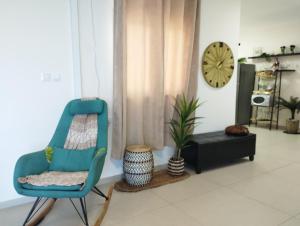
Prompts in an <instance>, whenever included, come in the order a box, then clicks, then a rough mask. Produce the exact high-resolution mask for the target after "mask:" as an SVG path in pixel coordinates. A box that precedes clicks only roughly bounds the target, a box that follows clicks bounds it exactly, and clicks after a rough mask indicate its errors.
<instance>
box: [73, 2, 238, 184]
mask: <svg viewBox="0 0 300 226" xmlns="http://www.w3.org/2000/svg"><path fill="white" fill-rule="evenodd" d="M93 2H94V7H95V8H94V9H95V10H94V20H95V28H96V29H95V30H96V40H97V45H96V49H97V52H96V58H97V62H98V64H97V67H98V76H99V77H100V79H99V80H100V82H99V86H100V89H99V92H97V83H98V80H97V76H96V71H95V64H94V59H95V58H94V57H95V56H94V51H93V45H94V44H93V37H92V32H91V31H92V27H91V21H92V18H91V10H90V3H89V1H85V2H84V1H80V4H79V6H80V7H79V8H80V11H79V15H80V20H81V21H82V22H81V23H80V32H81V35H80V37H81V43H80V44H81V51H82V59H81V63H82V65H81V68H82V78H83V81H82V85H83V89H82V92H83V95H84V96H95V95H97V93H98V94H99V96H100V97H101V98H103V99H105V100H107V102H108V105H109V107H110V110H109V118H110V120H111V115H112V114H111V107H112V88H113V55H112V53H113V1H111V0H94V1H93ZM201 2H202V3H201V17H200V22H201V25H200V54H201V56H202V54H203V52H204V49H205V48H206V46H207V45H209V44H210V43H211V42H213V41H224V42H226V43H227V44H229V46H230V47H231V48H232V50H233V53H234V56H235V58H236V59H237V57H238V53H237V47H238V41H239V18H240V0H227V1H226V3H225V2H221V1H218V0H202V1H201ZM235 93H236V70H235V71H234V76H233V77H232V79H231V81H230V82H229V84H228V85H227V86H225V87H224V88H221V89H215V88H212V87H210V86H208V85H207V84H206V82H205V81H204V79H203V76H202V72H201V71H200V70H199V81H198V96H199V98H200V100H201V101H206V102H205V104H204V105H203V107H201V109H200V110H199V112H198V113H197V114H198V115H201V116H204V117H205V119H203V120H202V124H201V125H200V126H199V127H198V128H197V130H196V131H195V132H205V131H215V130H223V129H224V128H225V126H227V125H230V124H233V123H234V121H235V96H236V94H235ZM111 136H112V134H111V128H109V150H108V151H109V153H108V157H107V160H106V162H105V167H104V171H103V178H105V177H110V176H114V175H118V174H121V173H122V162H121V161H115V160H111V159H110V157H109V156H110V152H111V148H110V144H111ZM171 155H172V150H171V149H167V148H166V149H164V150H162V151H156V152H155V153H154V158H155V163H156V165H161V164H166V163H167V161H168V159H169V157H170V156H171Z"/></svg>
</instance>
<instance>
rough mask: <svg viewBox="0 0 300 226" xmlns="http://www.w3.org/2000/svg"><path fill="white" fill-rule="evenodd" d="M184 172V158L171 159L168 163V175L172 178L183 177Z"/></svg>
mask: <svg viewBox="0 0 300 226" xmlns="http://www.w3.org/2000/svg"><path fill="white" fill-rule="evenodd" d="M183 172H184V159H183V158H181V157H180V158H179V159H177V158H174V157H173V158H170V160H169V163H168V174H169V175H171V176H181V175H182V174H183Z"/></svg>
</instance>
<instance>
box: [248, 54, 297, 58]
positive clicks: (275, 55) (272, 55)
mask: <svg viewBox="0 0 300 226" xmlns="http://www.w3.org/2000/svg"><path fill="white" fill-rule="evenodd" d="M299 55H300V53H286V54H282V53H281V54H271V55H269V56H252V57H248V59H263V58H266V57H286V56H299Z"/></svg>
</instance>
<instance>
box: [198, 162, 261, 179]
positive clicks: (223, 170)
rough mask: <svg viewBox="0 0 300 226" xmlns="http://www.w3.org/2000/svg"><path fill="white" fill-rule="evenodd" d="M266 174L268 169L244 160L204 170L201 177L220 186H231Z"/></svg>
mask: <svg viewBox="0 0 300 226" xmlns="http://www.w3.org/2000/svg"><path fill="white" fill-rule="evenodd" d="M266 172H267V171H266V169H264V168H263V167H261V166H260V165H259V164H256V163H255V161H254V162H251V161H249V160H247V159H243V160H240V161H236V162H233V163H231V164H228V165H224V166H221V167H217V168H213V169H209V170H204V171H203V172H202V173H201V176H202V177H203V178H204V179H206V180H208V181H211V182H214V183H217V184H219V185H229V184H233V183H236V182H238V181H241V180H243V179H247V178H251V177H254V176H257V175H261V174H264V173H266Z"/></svg>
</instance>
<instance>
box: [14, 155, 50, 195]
mask: <svg viewBox="0 0 300 226" xmlns="http://www.w3.org/2000/svg"><path fill="white" fill-rule="evenodd" d="M48 168H49V163H48V161H47V159H46V156H45V152H44V150H42V151H38V152H33V153H30V154H26V155H23V156H21V157H20V158H19V159H18V161H17V163H16V166H15V171H14V186H15V189H16V190H17V191H18V192H19V189H21V185H20V183H19V182H18V178H19V177H24V176H28V175H33V174H40V173H42V172H44V171H46V170H48Z"/></svg>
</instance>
